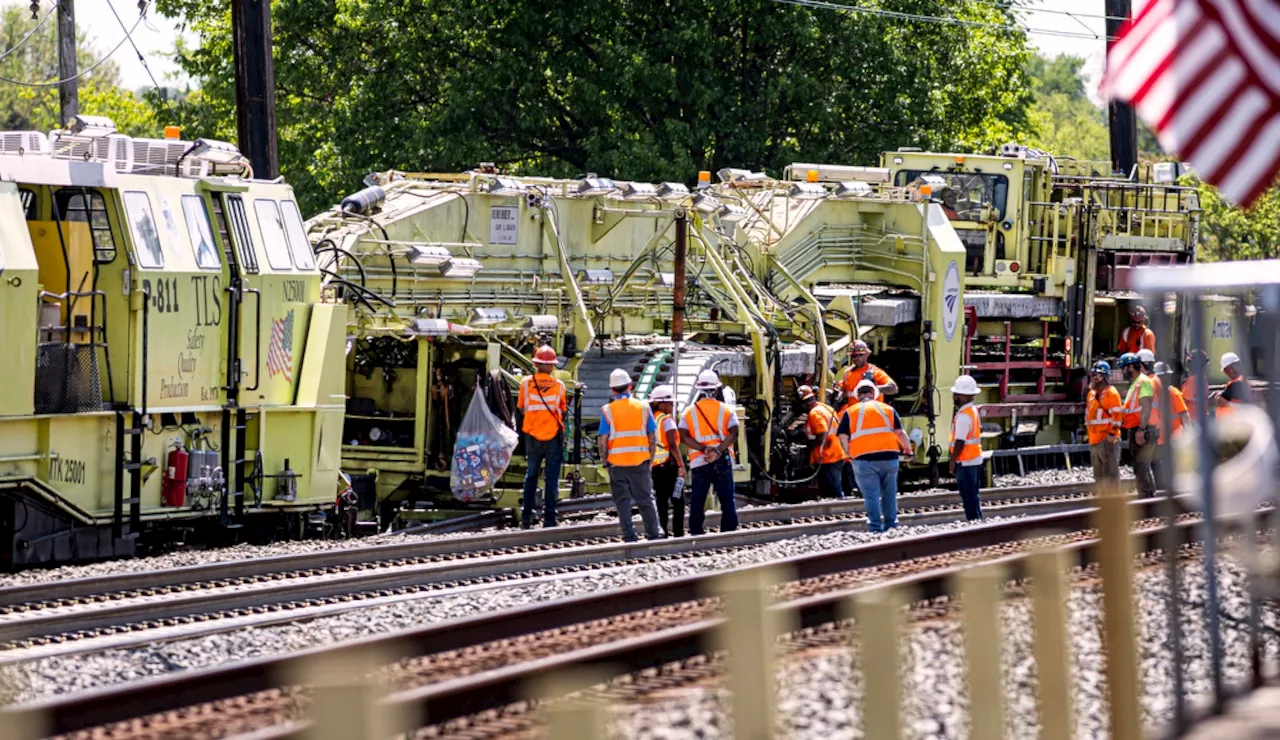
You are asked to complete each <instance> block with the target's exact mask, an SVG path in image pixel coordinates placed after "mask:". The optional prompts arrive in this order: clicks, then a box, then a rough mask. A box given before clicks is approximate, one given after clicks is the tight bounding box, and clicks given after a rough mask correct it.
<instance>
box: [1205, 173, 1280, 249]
mask: <svg viewBox="0 0 1280 740" xmlns="http://www.w3.org/2000/svg"><path fill="white" fill-rule="evenodd" d="M1186 184H1190V185H1195V186H1196V188H1197V191H1198V192H1199V194H1200V208H1201V209H1203V212H1202V213H1201V214H1200V249H1199V253H1198V256H1199V258H1200V259H1202V260H1205V261H1210V262H1212V261H1218V260H1257V259H1273V258H1276V257H1280V187H1272V188H1271V189H1270V190H1268V191H1267V192H1266V193H1264V194H1263V196H1262V197H1261V198H1259V199H1258V200H1257V202H1255V203H1254V204H1253V206H1252V207H1251V208H1249V209H1248V210H1245V209H1243V208H1237V207H1235V206H1234V205H1232V204H1231V203H1230V202H1229V201H1227V200H1225V199H1223V197H1222V195H1221V194H1220V193H1219V192H1218V190H1217V188H1215V187H1213V186H1212V185H1209V184H1207V183H1203V182H1199V181H1198V180H1195V179H1193V178H1188V179H1187V181H1186Z"/></svg>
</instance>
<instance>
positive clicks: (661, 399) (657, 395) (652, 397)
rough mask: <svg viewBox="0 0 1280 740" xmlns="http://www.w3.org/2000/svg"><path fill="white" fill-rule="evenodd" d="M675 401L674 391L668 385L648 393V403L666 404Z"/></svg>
mask: <svg viewBox="0 0 1280 740" xmlns="http://www.w3.org/2000/svg"><path fill="white" fill-rule="evenodd" d="M675 400H676V391H675V389H674V388H672V387H671V386H669V385H660V386H658V387H657V388H654V389H653V390H652V391H650V393H649V402H650V403H668V402H672V401H675Z"/></svg>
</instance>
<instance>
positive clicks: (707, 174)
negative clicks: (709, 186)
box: [698, 170, 711, 183]
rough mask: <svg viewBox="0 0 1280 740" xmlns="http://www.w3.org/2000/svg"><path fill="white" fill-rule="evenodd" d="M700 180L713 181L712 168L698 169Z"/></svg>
mask: <svg viewBox="0 0 1280 740" xmlns="http://www.w3.org/2000/svg"><path fill="white" fill-rule="evenodd" d="M698 182H699V183H703V182H705V183H710V182H711V170H698Z"/></svg>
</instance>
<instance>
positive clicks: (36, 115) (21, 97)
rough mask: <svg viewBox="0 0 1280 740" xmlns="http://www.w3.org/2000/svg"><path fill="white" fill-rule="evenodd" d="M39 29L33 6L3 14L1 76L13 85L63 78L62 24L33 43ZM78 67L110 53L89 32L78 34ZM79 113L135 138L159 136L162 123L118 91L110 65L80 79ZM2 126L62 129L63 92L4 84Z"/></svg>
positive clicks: (0, 86) (50, 24) (44, 28)
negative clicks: (93, 41) (60, 100)
mask: <svg viewBox="0 0 1280 740" xmlns="http://www.w3.org/2000/svg"><path fill="white" fill-rule="evenodd" d="M37 24H38V21H37V20H34V19H32V17H31V12H30V10H28V6H27V5H26V4H25V3H24V4H22V5H17V6H10V7H7V8H5V9H4V10H3V11H0V46H2V47H3V49H4V52H3V54H4V55H5V56H4V57H3V58H2V59H0V76H3V77H6V78H8V79H10V80H21V81H23V82H29V83H38V82H45V81H49V80H56V79H58V44H57V24H56V23H55V19H54V18H53V17H50V18H49V19H48V20H47V21H45V22H44V24H43V25H40V27H39V29H37V30H36V31H35V32H34V33H31V35H30V37H29V38H26V40H25V41H24V40H23V39H24V37H26V36H27V34H28V33H30V32H31V31H32V29H33V28H35V27H36V26H37ZM76 43H77V47H76V50H77V51H76V62H77V65H78V67H79V69H80V70H86V69H88V68H89V67H90V65H92V64H94V63H95V62H97V61H98V60H99V59H100V58H101V56H102V54H104V53H105V51H106V50H104V49H99V48H97V47H96V45H94V44H90V43H89V42H88V40H87V38H86V35H85V31H84V29H78V33H77V41H76ZM79 83H80V84H79V96H80V112H81V113H85V114H89V115H99V116H108V117H109V118H111V119H112V120H114V121H115V122H116V125H117V126H118V127H119V129H120V131H121V132H123V133H127V134H131V135H136V136H155V135H157V134H158V133H159V128H160V126H159V124H158V123H157V121H156V117H155V115H154V113H153V110H152V107H151V106H150V105H147V104H146V103H145V102H144V101H142V100H141V99H139V98H138V97H137V96H136V95H134V94H133V93H132V92H130V91H128V90H123V89H121V88H120V87H119V83H120V71H119V68H118V67H116V65H115V63H114V62H111V61H107V62H105V63H103V64H102V65H100V66H98V67H96V68H95V69H93V71H91V72H88V73H86V74H85V75H84V76H83V77H81V78H80V79H79ZM0 117H2V118H3V120H2V121H0V126H2V127H3V128H4V129H7V130H15V129H36V130H40V131H48V130H50V129H55V128H59V126H60V124H61V123H62V122H61V121H59V120H58V118H59V105H58V88H57V87H29V86H24V85H17V84H14V83H12V82H0Z"/></svg>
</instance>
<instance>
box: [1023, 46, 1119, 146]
mask: <svg viewBox="0 0 1280 740" xmlns="http://www.w3.org/2000/svg"><path fill="white" fill-rule="evenodd" d="M1083 69H1084V59H1083V58H1081V57H1074V56H1070V55H1067V54H1062V55H1059V56H1056V57H1046V56H1043V55H1041V54H1036V55H1035V56H1032V57H1031V58H1030V59H1029V60H1028V62H1027V68H1026V72H1027V76H1028V77H1029V78H1030V80H1031V89H1032V94H1033V97H1034V103H1033V105H1032V106H1031V110H1030V111H1029V112H1028V117H1029V118H1030V119H1031V125H1032V133H1031V135H1030V143H1031V145H1032V146H1035V147H1037V148H1040V149H1044V150H1045V151H1047V152H1050V153H1052V154H1056V155H1060V156H1066V157H1075V158H1076V159H1082V160H1090V161H1107V160H1109V159H1111V140H1110V136H1109V134H1108V131H1107V118H1106V112H1105V111H1104V110H1103V109H1102V108H1100V107H1098V106H1097V105H1095V104H1094V103H1093V101H1091V100H1089V96H1088V95H1087V94H1086V93H1085V82H1084V76H1083V75H1082V74H1081V72H1082V71H1083Z"/></svg>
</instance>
